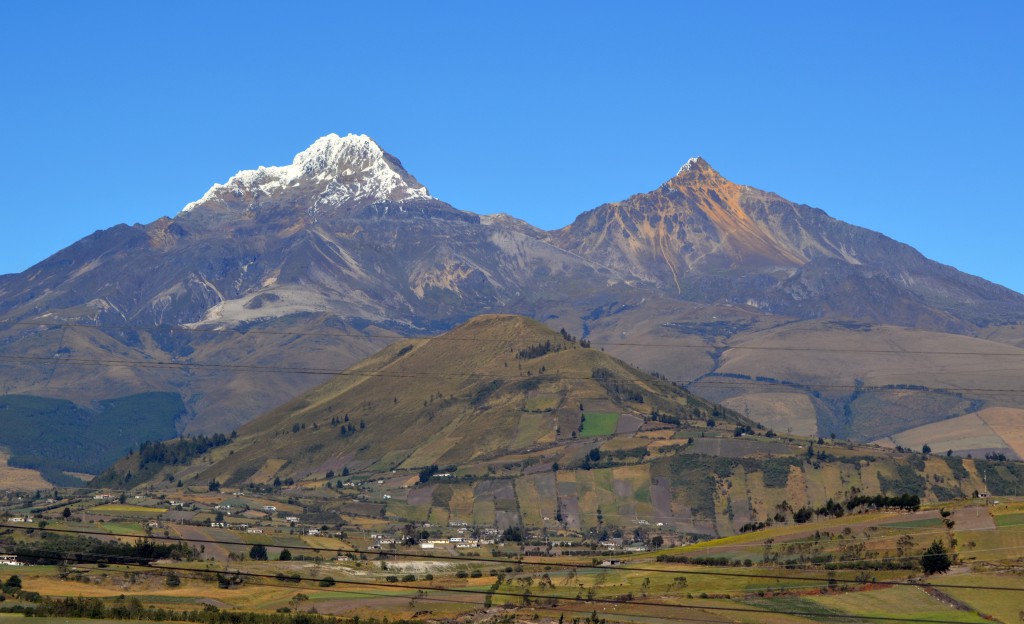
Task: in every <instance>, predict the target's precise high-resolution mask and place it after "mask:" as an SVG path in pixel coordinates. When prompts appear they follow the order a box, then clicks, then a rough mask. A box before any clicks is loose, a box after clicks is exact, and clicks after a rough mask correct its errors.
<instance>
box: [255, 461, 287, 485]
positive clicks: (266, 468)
mask: <svg viewBox="0 0 1024 624" xmlns="http://www.w3.org/2000/svg"><path fill="white" fill-rule="evenodd" d="M286 463H288V461H287V460H284V459H268V460H267V461H266V462H264V464H263V466H262V467H261V468H260V469H259V470H257V471H256V474H254V475H253V476H251V477H249V481H251V482H253V483H269V482H271V481H273V480H274V475H276V474H277V471H278V470H280V469H281V467H282V466H284V465H285V464H286Z"/></svg>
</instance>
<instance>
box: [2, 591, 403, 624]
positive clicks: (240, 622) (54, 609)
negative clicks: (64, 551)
mask: <svg viewBox="0 0 1024 624" xmlns="http://www.w3.org/2000/svg"><path fill="white" fill-rule="evenodd" d="M17 611H18V612H20V613H24V614H25V615H29V616H35V617H49V618H88V619H110V620H145V621H151V622H166V621H176V622H198V623H200V624H341V623H342V622H353V621H359V622H363V623H364V624H377V622H379V620H377V619H376V618H357V620H350V619H342V618H337V617H334V616H330V615H320V614H317V613H299V612H295V613H292V612H287V611H277V612H275V613H248V612H244V611H235V610H231V611H221V610H220V609H218V608H217V607H214V606H207V607H205V608H204V609H202V610H197V611H196V610H194V611H175V610H169V609H163V608H154V607H146V606H145V605H143V604H142V602H141V601H140V600H139V599H138V598H135V597H133V598H128V599H123V598H122V599H120V600H117V601H115V602H113V604H108V603H107V602H104V601H103V600H100V599H99V598H83V597H78V598H58V599H52V598H42V599H41V600H39V601H38V602H37V603H36V604H34V605H32V606H29V607H23V608H19V609H17ZM390 622H391V624H405V623H406V622H409V620H402V619H392V620H390Z"/></svg>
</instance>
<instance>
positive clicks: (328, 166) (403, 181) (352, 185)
mask: <svg viewBox="0 0 1024 624" xmlns="http://www.w3.org/2000/svg"><path fill="white" fill-rule="evenodd" d="M291 189H302V190H303V191H308V192H310V193H311V195H312V196H313V197H315V200H314V204H313V206H312V207H311V210H312V211H313V212H316V211H317V210H318V209H319V208H321V207H324V206H327V205H332V204H337V203H340V202H344V201H354V200H370V201H381V200H391V201H403V200H408V199H430V194H429V193H428V192H427V189H426V188H425V187H424V186H423V185H422V184H420V183H419V182H417V181H416V178H414V177H413V176H412V175H411V174H409V172H407V171H406V170H405V169H404V168H402V164H401V163H400V162H399V161H398V159H396V158H395V157H393V156H391V155H390V154H388V153H387V152H385V151H384V150H382V149H381V148H380V146H379V145H377V143H375V142H374V141H373V139H371V138H370V137H368V136H366V135H361V134H360V135H357V134H349V135H348V136H346V137H340V136H338V135H337V134H333V133H332V134H328V135H327V136H324V137H320V138H319V139H317V140H316V141H315V142H314V143H313V144H312V145H310V146H309V147H308V148H307V149H306V150H304V151H302V152H299V153H298V154H296V155H295V158H294V159H293V160H292V164H290V165H284V166H281V167H259V168H258V169H248V170H245V171H239V172H238V173H236V174H235V175H233V176H231V178H230V179H229V180H228V181H227V182H225V183H224V184H214V185H213V186H212V187H211V188H210V190H208V191H207V192H206V194H205V195H203V196H202V197H201V198H200V199H199V200H197V201H194V202H192V203H190V204H188V205H186V206H185V207H184V208H183V209H182V212H190V211H192V210H193V209H195V208H196V207H198V206H202V205H203V204H206V203H208V202H213V201H218V200H224V199H227V198H232V197H233V198H245V197H249V198H251V199H253V200H256V199H261V200H262V199H266V198H274V197H276V196H279V195H280V194H282V193H284V192H286V191H288V190H291Z"/></svg>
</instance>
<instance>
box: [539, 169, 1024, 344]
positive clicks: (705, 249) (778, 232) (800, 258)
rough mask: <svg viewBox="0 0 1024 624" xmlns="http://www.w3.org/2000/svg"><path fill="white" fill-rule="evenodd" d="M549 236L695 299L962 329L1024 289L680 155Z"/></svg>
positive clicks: (1011, 307)
mask: <svg viewBox="0 0 1024 624" xmlns="http://www.w3.org/2000/svg"><path fill="white" fill-rule="evenodd" d="M552 240H553V241H554V242H555V244H557V245H558V246H559V247H562V248H564V249H568V250H570V251H573V252H574V253H578V254H580V255H581V256H583V257H585V258H588V259H590V260H593V261H595V262H599V263H601V264H602V265H604V266H608V267H611V268H613V269H616V270H618V271H620V272H621V273H623V274H628V275H633V276H635V277H636V278H637V279H638V280H641V281H644V282H649V283H653V284H656V285H657V286H658V287H659V288H661V289H663V290H668V291H670V292H674V293H676V294H677V295H678V296H680V297H682V298H684V299H688V300H695V301H705V302H709V303H712V302H719V301H730V302H732V303H738V304H745V305H749V306H752V307H755V308H757V309H759V310H762V311H766V312H771V313H773V314H780V315H786V316H794V317H798V318H815V317H821V316H839V317H847V318H855V319H859V320H862V321H870V322H876V323H887V324H895V325H904V326H909V327H927V328H929V329H939V330H942V331H955V332H964V333H969V332H970V331H971V330H970V327H971V326H972V325H976V324H978V323H992V322H1000V321H1006V320H1007V319H1009V320H1019V319H1020V313H1021V306H1022V305H1024V296H1022V295H1020V294H1018V293H1015V292H1013V291H1010V290H1009V289H1006V288H1003V287H1001V286H998V285H995V284H992V283H990V282H987V281H985V280H982V279H980V278H976V277H973V276H969V275H965V274H963V273H960V272H958V271H956V270H954V269H952V268H950V267H946V266H943V265H941V264H939V263H936V262H933V261H930V260H928V259H926V258H925V257H924V256H922V255H921V254H920V253H918V252H917V251H915V250H914V249H913V248H911V247H909V246H907V245H904V244H902V243H898V242H896V241H893V240H892V239H889V238H887V237H885V236H883V235H881V234H878V233H877V232H872V231H870V230H865V229H863V228H859V227H856V226H852V225H849V224H846V223H843V222H841V221H838V220H836V219H833V218H831V217H829V216H828V215H826V214H825V213H824V212H822V211H821V210H817V209H814V208H810V207H808V206H803V205H800V204H795V203H792V202H789V201H786V200H784V199H782V198H781V197H779V196H777V195H774V194H772V193H766V192H764V191H759V190H757V189H753V188H750V187H746V186H740V185H738V184H735V183H733V182H730V181H728V180H726V179H725V178H723V177H722V176H721V175H720V174H719V173H718V172H717V171H715V170H714V169H712V168H711V166H710V165H708V164H707V162H705V161H704V160H703V159H700V158H695V159H691V160H690V161H688V162H687V163H686V164H685V165H684V166H683V167H682V168H681V169H680V171H679V173H678V174H677V175H676V176H675V177H673V178H672V179H670V180H669V181H667V182H666V183H665V184H663V185H662V186H661V187H659V188H658V189H656V190H654V191H652V192H650V193H645V194H640V195H634V196H632V197H630V198H629V199H627V200H625V201H622V202H618V203H613V204H606V205H604V206H600V207H598V208H595V209H594V210H591V211H589V212H587V213H584V214H582V215H580V216H579V217H578V218H577V219H576V221H574V222H573V223H572V224H570V225H568V226H566V227H565V228H563V229H562V230H559V231H557V232H554V233H553V235H552Z"/></svg>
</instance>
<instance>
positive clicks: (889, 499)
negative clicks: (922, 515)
mask: <svg viewBox="0 0 1024 624" xmlns="http://www.w3.org/2000/svg"><path fill="white" fill-rule="evenodd" d="M857 507H875V508H876V509H882V508H884V507H892V508H896V509H906V510H907V511H917V510H918V509H920V508H921V497H920V496H918V495H917V494H899V495H897V496H884V495H882V494H876V495H874V496H866V495H863V494H859V495H854V496H851V497H850V498H849V499H847V501H846V508H847V509H848V510H850V511H853V510H854V509H856V508H857Z"/></svg>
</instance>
